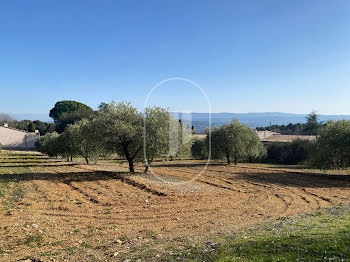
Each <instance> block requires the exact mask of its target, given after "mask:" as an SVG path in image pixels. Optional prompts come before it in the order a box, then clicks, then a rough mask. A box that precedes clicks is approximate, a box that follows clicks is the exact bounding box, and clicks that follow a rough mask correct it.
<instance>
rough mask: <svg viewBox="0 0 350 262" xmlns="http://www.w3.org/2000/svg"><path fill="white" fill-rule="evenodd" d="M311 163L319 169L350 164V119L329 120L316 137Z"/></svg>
mask: <svg viewBox="0 0 350 262" xmlns="http://www.w3.org/2000/svg"><path fill="white" fill-rule="evenodd" d="M311 163H312V164H313V165H314V166H315V167H317V168H320V169H338V168H345V167H349V166H350V121H348V120H340V121H329V122H327V125H326V126H325V127H323V128H322V129H321V131H320V134H319V136H318V137H317V140H316V143H315V147H314V152H313V154H312V159H311Z"/></svg>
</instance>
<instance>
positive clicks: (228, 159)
mask: <svg viewBox="0 0 350 262" xmlns="http://www.w3.org/2000/svg"><path fill="white" fill-rule="evenodd" d="M226 158H227V164H228V165H229V164H230V154H226Z"/></svg>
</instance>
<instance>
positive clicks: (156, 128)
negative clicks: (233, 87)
mask: <svg viewBox="0 0 350 262" xmlns="http://www.w3.org/2000/svg"><path fill="white" fill-rule="evenodd" d="M172 126H173V127H175V128H173V130H172V129H171V127H172ZM169 128H170V129H169ZM172 132H177V134H174V133H172ZM190 133H191V130H190V129H189V128H187V127H184V126H183V125H182V124H181V123H180V122H179V121H177V120H175V119H173V118H172V117H171V115H170V114H169V112H168V111H167V110H165V109H162V108H158V107H153V108H146V110H145V112H144V113H141V112H139V111H138V110H137V109H136V108H134V107H133V106H131V104H130V103H115V102H112V103H110V104H106V103H103V104H101V106H100V107H99V110H98V111H97V112H95V113H94V114H92V115H90V116H89V118H83V119H82V120H80V121H78V122H76V123H74V124H68V125H67V127H66V128H65V130H64V132H63V133H61V134H58V133H56V132H54V133H52V134H48V135H46V136H43V137H41V138H40V139H39V140H38V141H37V143H36V146H37V149H38V150H39V151H40V152H42V153H45V154H47V155H49V156H50V157H57V156H61V157H67V158H68V159H69V158H70V159H72V158H73V157H74V156H81V157H84V158H85V160H86V163H87V164H89V163H90V161H91V160H93V161H95V162H96V161H97V159H98V158H99V157H100V156H103V155H107V154H118V155H119V156H122V157H124V158H125V159H126V160H127V161H128V163H129V170H130V172H134V171H135V170H134V162H135V161H142V160H144V161H145V166H146V170H145V171H146V172H147V170H148V167H149V166H150V165H151V163H152V161H153V160H154V159H155V158H159V157H166V156H170V157H179V156H181V155H182V154H183V153H184V152H189V151H190V146H191V141H190V137H188V139H187V138H186V137H187V136H186V134H190ZM169 136H170V137H171V138H170V137H169ZM174 138H175V139H176V140H175V141H174V142H176V145H174V147H172V146H170V147H169V140H170V141H173V140H174ZM169 148H170V149H174V148H175V150H170V149H169ZM170 151H171V152H170Z"/></svg>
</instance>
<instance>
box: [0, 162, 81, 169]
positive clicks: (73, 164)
mask: <svg viewBox="0 0 350 262" xmlns="http://www.w3.org/2000/svg"><path fill="white" fill-rule="evenodd" d="M25 163H29V162H25ZM45 163H48V162H45ZM63 163H64V162H63ZM8 164H12V163H8ZM30 164H31V163H30ZM75 165H79V164H78V163H72V164H63V165H3V166H2V165H0V169H1V168H8V167H58V166H61V167H63V166H75Z"/></svg>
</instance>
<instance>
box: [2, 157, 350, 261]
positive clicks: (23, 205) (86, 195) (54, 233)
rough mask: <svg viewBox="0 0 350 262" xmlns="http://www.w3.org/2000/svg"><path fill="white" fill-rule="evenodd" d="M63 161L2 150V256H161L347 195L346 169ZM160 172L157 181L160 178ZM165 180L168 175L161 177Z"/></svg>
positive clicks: (96, 258) (341, 199) (8, 258)
mask: <svg viewBox="0 0 350 262" xmlns="http://www.w3.org/2000/svg"><path fill="white" fill-rule="evenodd" d="M203 167H204V162H203V161H173V162H172V161H169V162H156V163H154V167H153V171H154V172H155V173H156V174H157V175H156V176H154V175H152V174H147V175H145V174H142V173H141V172H142V171H143V166H142V165H140V166H138V167H137V170H136V171H138V172H140V173H136V174H132V175H131V174H129V173H127V165H126V163H125V162H123V161H111V160H108V161H100V162H99V164H98V165H91V166H87V165H84V164H82V163H79V162H77V163H68V162H65V161H64V160H61V159H48V158H46V157H45V156H42V155H39V154H34V153H18V152H2V153H1V154H0V209H1V210H0V221H1V225H0V260H1V261H16V260H18V259H24V258H31V259H34V258H35V259H41V260H43V261H47V260H49V259H51V258H55V259H56V261H63V260H65V261H67V260H68V261H69V260H71V261H76V260H79V261H106V260H107V261H120V260H121V261H123V259H126V258H131V259H134V260H137V259H138V258H140V259H141V261H143V260H148V261H156V260H163V259H165V257H168V256H169V252H170V253H171V252H173V251H169V250H172V248H174V247H176V248H179V249H181V248H182V247H183V248H184V249H186V247H188V245H193V243H198V242H199V243H202V242H203V241H204V242H205V241H208V239H210V240H211V241H212V240H213V239H215V238H217V237H218V236H225V235H230V234H232V233H233V232H237V230H241V229H244V228H246V227H247V226H255V225H257V224H261V223H265V222H269V221H274V220H276V219H278V218H281V217H285V216H289V217H293V216H295V215H297V214H300V213H304V214H305V213H312V212H315V211H316V210H319V209H321V208H328V207H332V206H334V205H338V204H344V203H348V202H349V199H350V191H349V187H350V179H349V177H348V176H346V171H343V172H340V173H339V174H336V173H334V172H333V173H323V172H321V171H315V170H307V169H304V167H303V166H295V167H293V166H278V165H252V164H251V165H239V166H227V165H224V164H221V163H212V164H211V165H210V166H209V167H208V168H207V170H206V171H205V173H204V174H202V175H201V176H200V177H198V179H197V180H195V181H194V182H191V183H187V184H181V185H177V183H179V182H184V181H186V180H189V179H191V178H193V177H194V176H195V175H196V174H198V173H199V172H200V171H201V170H202V169H203ZM159 178H160V179H161V180H163V181H161V180H160V179H159ZM164 181H165V182H164Z"/></svg>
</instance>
